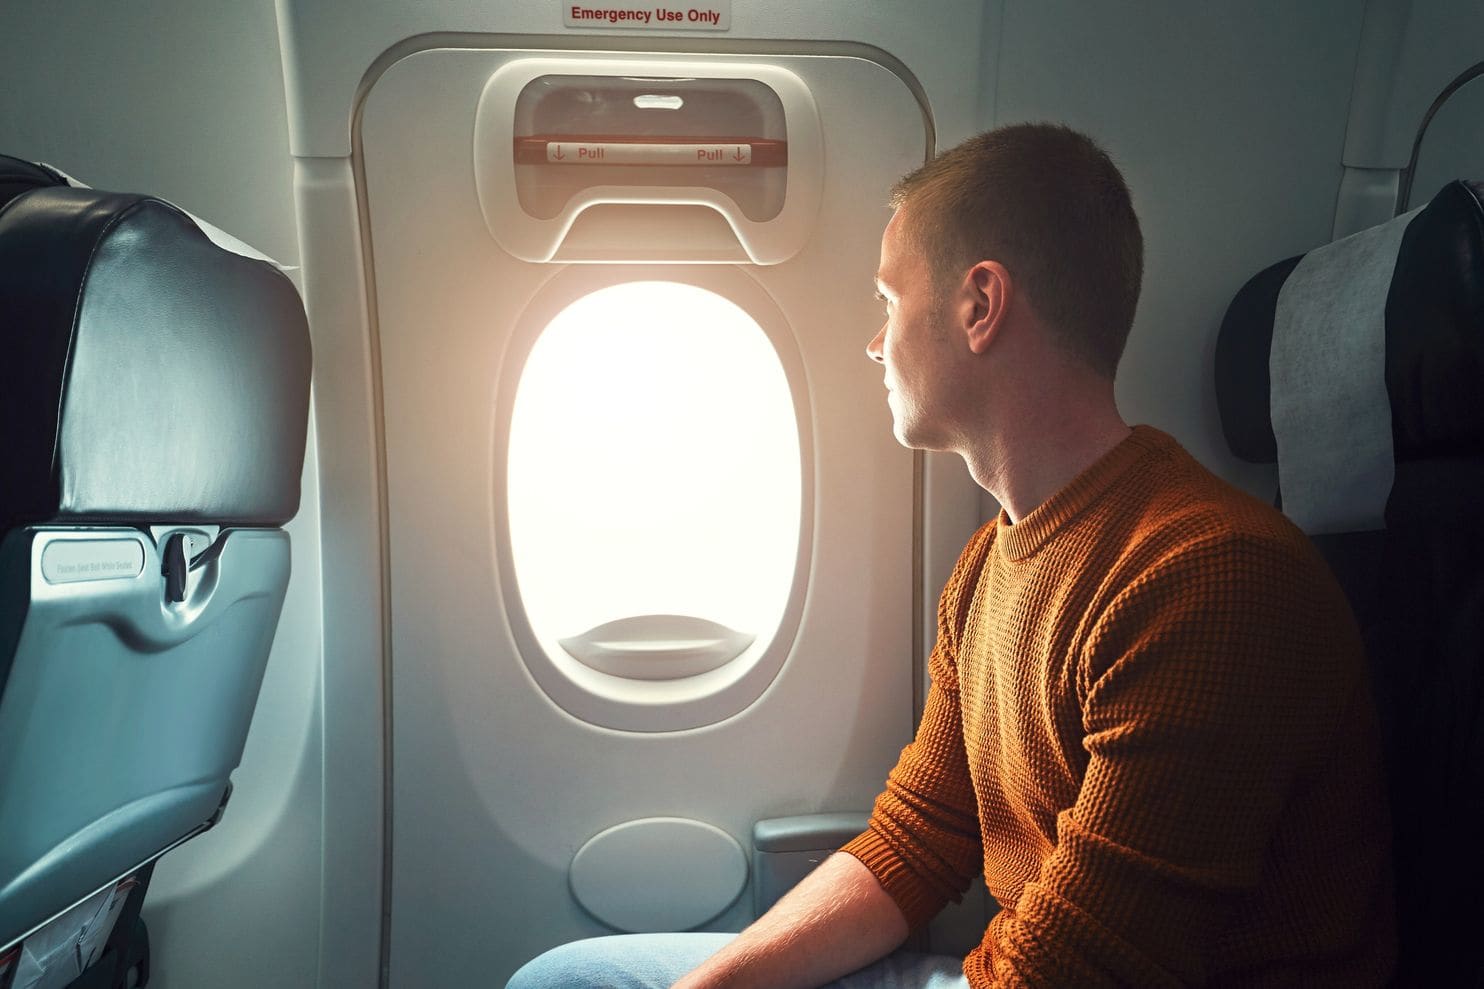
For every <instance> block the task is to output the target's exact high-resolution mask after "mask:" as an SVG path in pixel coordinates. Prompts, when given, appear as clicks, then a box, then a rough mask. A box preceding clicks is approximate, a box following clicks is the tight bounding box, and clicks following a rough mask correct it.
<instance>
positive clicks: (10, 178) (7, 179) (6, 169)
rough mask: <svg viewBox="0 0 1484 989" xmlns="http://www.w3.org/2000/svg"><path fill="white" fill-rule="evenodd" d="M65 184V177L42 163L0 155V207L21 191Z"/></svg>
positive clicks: (2, 207)
mask: <svg viewBox="0 0 1484 989" xmlns="http://www.w3.org/2000/svg"><path fill="white" fill-rule="evenodd" d="M66 184H67V180H66V179H64V178H62V176H60V175H58V174H57V173H56V172H53V171H51V170H50V169H48V168H47V167H46V166H44V165H37V164H33V163H32V162H29V161H21V159H19V158H12V157H10V156H9V155H0V209H4V208H5V204H6V203H8V202H10V201H11V200H12V199H14V198H15V197H16V196H19V195H20V194H21V193H23V192H30V191H31V190H32V189H45V188H47V187H49V186H54V185H66Z"/></svg>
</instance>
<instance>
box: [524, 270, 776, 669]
mask: <svg viewBox="0 0 1484 989" xmlns="http://www.w3.org/2000/svg"><path fill="white" fill-rule="evenodd" d="M507 477H508V509H509V523H510V541H511V544H512V545H511V551H512V556H513V559H514V564H515V574H516V579H517V584H518V585H519V594H520V599H521V602H522V604H523V605H524V608H525V611H526V617H527V619H528V620H529V622H530V625H531V630H532V632H533V633H534V634H535V636H536V638H537V640H538V641H539V642H540V643H541V645H542V647H543V648H544V649H546V650H547V651H548V652H552V651H554V650H557V649H564V650H565V651H566V653H567V654H568V655H571V656H573V657H574V658H576V659H578V660H579V661H581V662H583V663H585V664H586V665H589V666H591V667H593V668H596V669H599V670H601V671H603V672H606V673H610V674H616V675H620V676H629V677H633V678H638V679H673V678H677V677H681V676H688V675H693V674H695V673H699V672H704V671H705V669H707V668H708V666H707V665H706V664H707V659H706V656H705V655H701V654H709V655H710V656H711V660H710V662H709V665H710V667H714V666H716V665H718V664H719V663H723V662H726V661H727V660H730V659H732V658H733V657H735V656H737V655H738V654H739V651H740V652H741V653H742V654H746V653H747V650H748V649H749V648H750V649H752V650H753V653H752V654H754V655H755V654H756V651H757V650H761V649H762V648H765V647H766V645H767V643H768V642H769V640H770V639H771V638H772V633H773V632H774V631H775V630H776V628H777V625H778V623H779V621H780V619H781V617H782V614H783V611H784V608H785V606H786V604H787V599H788V596H789V592H790V588H791V583H792V580H793V571H794V565H795V560H796V557H797V553H798V540H799V524H800V510H801V493H800V492H801V488H800V485H801V464H800V455H799V436H798V423H797V420H796V417H795V413H794V405H793V399H792V397H791V394H790V391H789V386H788V382H787V380H786V377H785V374H784V370H783V366H782V364H781V363H780V361H779V358H778V355H777V352H776V351H775V350H774V348H773V344H772V343H771V342H770V340H769V339H768V337H767V335H766V334H765V333H764V331H763V330H762V329H761V327H759V326H758V324H757V322H756V321H755V320H753V319H752V317H750V316H749V315H748V314H747V313H746V312H745V311H744V310H743V309H742V308H741V307H739V306H737V305H736V304H734V303H732V302H730V301H728V300H727V299H724V298H723V297H721V296H720V295H717V294H715V293H714V292H710V291H707V290H705V289H702V288H699V287H697V286H694V285H685V284H680V283H674V282H656V281H651V282H631V283H626V284H620V285H615V286H610V287H607V288H603V289H600V290H598V291H595V292H593V293H591V294H589V295H586V296H584V297H582V298H580V299H578V300H577V301H575V302H573V303H572V304H571V305H569V306H568V307H567V308H566V309H564V310H563V311H562V312H560V313H559V314H558V315H557V317H556V318H555V319H553V320H552V321H551V323H550V324H549V325H548V326H547V327H546V329H545V330H544V331H543V332H542V333H541V335H540V337H539V338H538V339H537V340H536V343H535V345H534V346H533V348H532V350H531V352H530V355H529V356H528V358H527V360H526V364H525V367H524V369H523V371H522V373H521V378H520V384H519V386H518V387H517V390H516V397H515V404H514V411H513V414H512V420H511V425H510V441H509V462H508V472H507ZM718 650H720V652H718ZM605 656H606V657H607V658H606V659H605V658H604V657H605ZM697 663H699V664H700V665H697ZM626 664H627V665H626Z"/></svg>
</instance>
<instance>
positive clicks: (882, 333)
mask: <svg viewBox="0 0 1484 989" xmlns="http://www.w3.org/2000/svg"><path fill="white" fill-rule="evenodd" d="M885 339H886V324H885V323H883V324H882V325H881V329H879V330H877V331H876V335H875V336H874V337H872V338H871V342H870V343H868V344H866V356H867V357H869V358H871V360H873V361H875V362H876V363H877V364H885V363H886V360H885V358H883V357H882V356H881V344H882V342H883V341H884V340H885Z"/></svg>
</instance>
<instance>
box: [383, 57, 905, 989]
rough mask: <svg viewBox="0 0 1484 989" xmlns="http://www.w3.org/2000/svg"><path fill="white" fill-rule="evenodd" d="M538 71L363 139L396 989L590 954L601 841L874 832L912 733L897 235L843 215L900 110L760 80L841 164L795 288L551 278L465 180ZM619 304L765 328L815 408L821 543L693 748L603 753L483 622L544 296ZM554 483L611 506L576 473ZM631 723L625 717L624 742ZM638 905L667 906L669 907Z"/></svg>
mask: <svg viewBox="0 0 1484 989" xmlns="http://www.w3.org/2000/svg"><path fill="white" fill-rule="evenodd" d="M534 54H535V55H536V56H538V57H539V56H540V54H541V53H534ZM529 57H533V53H530V52H524V51H500V50H492V51H477V50H470V49H463V50H430V51H427V52H423V53H420V54H417V55H413V56H410V57H408V58H405V59H403V60H402V61H400V62H398V63H397V64H396V65H394V66H393V67H391V68H390V69H389V70H388V71H387V73H386V74H385V75H384V76H382V77H381V79H380V80H379V81H378V82H377V83H376V84H375V86H373V87H372V89H371V91H370V93H369V95H368V97H367V103H366V109H365V117H364V122H363V126H362V140H363V142H364V161H365V166H364V167H365V173H366V188H367V207H366V211H367V215H368V216H369V219H370V235H371V236H370V241H371V244H372V245H373V250H374V264H375V267H374V271H375V286H376V294H375V298H376V303H377V319H378V326H379V339H380V347H381V350H380V358H381V359H380V367H381V369H382V384H383V394H384V417H383V421H384V423H385V428H386V464H387V492H388V499H389V500H388V507H389V514H388V522H389V536H390V543H389V545H390V554H391V557H390V558H391V580H390V585H391V590H392V596H391V606H392V615H391V629H392V636H393V638H392V653H391V667H392V681H391V682H392V690H393V723H394V725H395V731H394V741H395V749H394V751H395V764H394V772H393V780H394V785H395V793H394V798H393V805H394V828H393V834H394V842H393V864H394V872H393V883H392V896H393V899H392V914H391V916H392V928H391V930H392V940H391V956H390V957H391V974H392V981H393V983H394V984H397V983H405V984H409V985H411V984H417V985H449V986H455V985H467V984H471V983H473V982H476V981H477V982H489V981H495V982H498V981H499V979H500V978H502V977H504V976H505V975H508V974H509V972H511V971H513V970H514V968H516V967H517V966H519V965H520V964H522V963H523V962H524V961H525V960H527V959H528V958H530V957H531V956H533V955H535V954H536V953H537V952H538V951H540V950H542V949H544V948H546V947H549V946H551V945H553V944H556V943H559V942H561V941H565V940H570V939H572V938H575V937H580V936H584V935H592V934H601V933H604V932H605V930H606V929H605V927H604V926H603V925H600V924H599V923H597V922H596V921H595V920H593V918H592V917H591V916H590V915H589V914H588V913H587V912H586V911H584V910H583V909H582V907H581V906H580V905H579V904H578V903H577V902H576V900H574V899H573V898H572V896H571V893H570V891H569V889H568V883H567V877H566V869H567V865H568V862H569V861H570V858H571V855H572V852H573V850H574V849H576V848H578V847H580V846H581V845H582V844H583V843H584V842H585V841H586V840H587V839H588V838H589V837H591V836H592V834H593V827H594V825H595V824H601V823H602V822H604V821H613V820H632V819H639V818H648V817H663V816H678V817H686V818H691V819H695V820H700V821H705V822H707V823H709V824H711V825H712V826H715V827H717V828H720V829H721V830H722V831H724V832H725V833H727V834H729V835H731V836H732V837H733V838H736V837H737V836H739V835H746V834H748V833H749V831H750V829H751V826H752V822H753V820H755V819H756V818H757V817H759V816H771V815H773V814H776V813H779V812H789V813H807V812H811V811H817V810H820V809H824V808H826V807H828V808H837V807H841V806H847V807H852V806H853V807H861V808H865V807H867V806H869V803H870V801H871V799H872V798H873V797H874V796H875V794H876V793H877V792H878V790H879V788H880V786H881V782H882V780H883V779H884V776H885V772H886V770H887V769H888V768H889V767H890V765H891V763H892V761H893V760H894V758H895V756H896V754H897V752H898V751H899V749H900V747H901V745H902V744H904V743H905V742H906V740H907V738H908V737H909V733H910V728H911V721H912V710H911V702H912V685H911V684H912V665H911V656H912V639H913V633H912V628H911V607H910V602H911V599H912V578H913V567H912V548H913V533H912V525H911V519H912V497H913V467H912V465H913V458H912V455H911V454H910V453H909V452H908V451H906V450H904V449H902V448H901V447H899V446H898V445H897V444H896V442H895V440H894V439H893V438H892V434H891V429H890V423H889V412H888V410H887V408H886V406H885V404H884V402H883V401H882V391H881V382H880V375H879V370H878V369H877V368H876V367H875V366H873V365H872V364H871V363H870V362H869V361H868V360H867V358H866V356H865V353H864V347H865V344H866V342H867V341H868V340H869V339H870V337H871V336H872V335H873V334H874V333H875V331H876V329H877V327H878V325H879V320H880V313H879V310H878V309H877V307H876V306H875V304H874V299H873V298H872V295H871V292H870V291H869V285H870V281H871V276H872V275H873V274H874V272H875V269H876V263H877V248H878V244H879V240H880V233H881V230H882V228H883V227H884V226H885V223H886V220H887V219H888V216H889V213H888V210H887V209H886V208H885V207H884V206H881V207H876V208H871V207H870V206H863V205H862V204H863V203H870V202H873V201H874V202H881V201H882V200H883V199H884V198H885V193H886V189H887V187H888V186H889V185H890V184H891V182H892V181H893V180H894V179H895V178H897V177H898V176H899V175H901V174H902V173H904V172H905V171H907V170H909V169H910V168H912V167H914V166H915V165H916V164H918V163H920V162H921V160H922V155H923V149H924V146H925V144H926V137H927V135H926V133H925V128H924V116H923V109H922V107H921V105H920V104H919V103H918V102H917V100H916V99H915V98H914V95H913V92H912V89H911V88H910V87H909V86H908V85H907V84H906V83H904V81H903V80H902V79H901V78H900V77H899V76H897V75H895V74H894V73H893V72H891V71H889V70H888V69H886V68H883V67H882V66H880V65H877V64H874V63H872V62H869V61H866V60H863V59H858V58H836V57H827V56H815V57H809V58H805V57H798V56H776V57H772V58H769V59H768V62H769V63H771V64H776V65H777V66H778V67H780V68H781V69H785V70H787V71H789V72H791V73H793V74H795V75H796V76H798V78H799V79H800V80H802V81H803V82H804V83H805V84H806V85H807V86H808V87H809V90H810V92H811V93H812V95H813V98H814V100H815V102H816V104H817V105H818V108H819V119H820V121H821V127H822V133H821V140H822V143H823V146H824V149H825V160H826V161H827V162H828V161H835V162H840V163H841V168H840V170H839V171H838V173H834V174H833V175H832V176H831V177H830V178H827V180H826V181H825V182H824V183H823V184H822V189H823V200H822V202H821V205H820V210H819V222H818V223H817V225H816V226H815V227H814V228H813V230H812V232H811V234H810V237H809V239H808V241H807V243H805V245H804V246H803V247H802V249H801V250H800V251H799V252H798V254H796V255H795V256H794V257H793V258H791V259H789V260H788V261H785V262H783V263H780V264H777V265H771V266H749V267H739V266H718V265H685V266H608V265H572V266H569V267H564V268H558V269H556V270H553V267H552V266H549V265H540V264H532V263H529V262H525V261H521V260H519V259H517V258H515V257H512V256H511V255H509V254H508V253H506V252H505V251H503V250H502V249H501V247H500V245H499V244H498V243H497V242H496V241H495V240H494V239H493V238H492V237H491V236H490V234H489V232H488V230H487V228H486V225H485V223H484V218H483V216H482V214H481V212H480V210H479V209H478V194H477V191H476V185H475V176H474V174H473V169H472V167H471V165H470V162H471V158H472V156H471V154H470V151H469V149H470V146H471V141H472V136H473V133H474V116H475V109H476V106H477V97H478V94H479V93H480V92H482V91H483V88H484V86H485V83H486V81H487V80H488V79H489V77H490V76H491V74H492V73H494V72H495V71H498V69H499V67H500V65H501V64H503V63H504V62H505V61H510V60H515V59H520V58H529ZM648 58H651V59H653V58H655V57H654V56H648ZM735 60H736V61H746V62H749V63H755V62H757V61H758V57H757V56H756V55H749V56H746V57H744V58H738V59H735ZM717 61H718V62H725V61H727V59H723V58H718V59H717ZM636 246H637V247H642V245H636ZM626 279H633V280H653V279H668V280H678V281H682V282H693V283H697V284H703V285H705V286H706V287H708V288H711V289H712V290H713V291H718V292H719V293H720V294H723V295H725V296H727V297H731V298H734V299H735V300H736V301H737V302H738V304H739V305H741V306H742V307H743V308H744V309H746V310H747V311H749V313H752V314H754V315H755V314H756V313H757V312H758V311H759V309H760V308H761V304H762V302H766V303H767V304H768V305H769V306H771V307H772V308H774V309H776V311H777V314H778V315H777V322H778V324H779V325H778V328H777V329H776V331H775V330H772V329H770V330H769V333H770V336H772V335H774V334H775V333H776V334H777V336H778V338H779V339H783V338H785V337H791V338H792V340H793V347H794V348H796V350H797V353H798V360H799V363H800V365H801V368H802V372H803V373H802V375H801V376H800V377H801V380H802V382H803V384H804V387H806V388H807V397H808V405H809V415H808V417H807V420H806V421H808V422H809V423H810V424H811V426H810V430H809V433H810V436H809V439H810V442H811V443H812V451H805V454H804V455H805V456H806V457H808V463H807V465H806V473H808V474H812V476H813V495H812V501H810V502H806V504H812V505H813V508H812V511H811V512H810V525H811V526H812V535H811V536H809V537H808V538H807V544H808V546H809V549H810V560H809V563H808V570H807V573H806V578H805V579H806V580H807V584H806V585H805V590H806V593H805V594H803V595H801V597H800V598H799V599H798V601H799V606H800V609H801V610H800V611H799V613H798V616H797V618H796V619H794V621H795V622H796V624H797V633H796V634H794V635H790V636H789V637H788V639H787V641H789V642H790V643H791V648H789V650H788V652H787V655H786V656H782V657H780V658H781V659H782V660H783V662H782V663H781V664H780V666H779V668H778V669H777V672H776V674H775V675H773V676H772V677H771V682H770V683H764V684H761V685H757V686H763V687H765V688H766V689H764V690H761V691H759V690H758V689H757V686H753V687H751V688H749V693H750V694H752V696H754V697H756V699H755V700H753V701H752V702H751V703H750V705H746V704H744V705H741V706H737V707H735V708H734V709H733V712H728V711H723V712H721V715H720V716H722V717H725V718H726V720H723V721H721V722H720V723H717V724H714V725H711V726H709V727H705V728H699V729H690V730H683V731H679V730H671V731H659V732H655V731H648V732H641V731H629V730H624V731H614V730H610V729H604V728H595V727H593V726H591V725H587V724H584V723H583V722H581V721H579V720H577V719H575V718H573V717H571V716H570V715H569V714H567V713H565V712H564V711H563V710H562V708H561V707H559V706H558V705H556V704H554V703H552V702H551V701H550V700H548V699H547V697H546V695H545V693H544V692H543V690H542V688H541V686H538V685H537V684H536V683H534V682H533V681H532V679H531V677H530V676H529V675H528V674H527V673H526V671H525V670H526V668H525V665H524V663H523V662H522V660H521V658H520V655H519V653H520V650H521V649H522V648H523V647H524V646H523V643H522V642H521V639H520V636H519V635H518V634H516V627H515V626H516V623H515V622H513V621H512V620H511V619H512V616H511V615H509V614H507V613H505V611H504V609H502V608H501V607H500V604H501V602H502V601H505V600H508V597H509V592H508V590H507V588H506V583H507V581H508V580H509V574H508V573H507V572H506V566H507V563H506V561H507V559H508V554H509V548H508V546H507V545H505V544H504V542H503V540H502V539H501V537H500V534H499V529H498V526H497V525H496V524H495V520H496V519H497V517H498V514H497V513H498V512H499V497H498V491H499V489H500V486H501V484H502V480H501V472H502V470H503V461H502V458H501V455H500V447H501V440H500V436H501V435H502V431H503V430H504V429H505V428H506V427H507V426H508V418H507V416H506V415H505V414H504V413H503V412H502V408H508V406H505V405H503V403H504V402H505V401H507V400H508V394H509V387H510V386H511V385H512V384H513V383H514V381H515V379H514V378H513V377H511V374H512V364H511V363H510V356H511V354H512V353H516V351H513V350H512V347H511V340H512V339H513V335H514V334H516V333H518V332H519V327H520V324H521V322H522V320H523V319H524V318H525V317H524V315H523V313H524V311H525V310H527V309H528V308H529V307H531V306H535V305H543V306H544V305H547V304H546V303H542V302H539V300H541V299H544V298H546V293H547V292H548V291H553V292H559V286H560V284H561V283H564V282H565V283H570V284H571V286H572V288H573V291H572V293H571V294H569V295H568V296H567V297H568V298H570V297H573V296H575V295H576V294H577V288H578V287H579V286H580V287H582V288H585V289H588V290H591V289H594V288H598V287H601V286H602V285H604V284H609V283H612V282H613V281H615V280H626ZM556 297H557V296H553V297H552V298H553V299H554V298H556ZM550 305H551V306H553V307H556V308H559V305H558V304H557V303H555V302H552V303H550ZM539 322H540V321H537V325H539ZM759 322H760V324H761V323H763V322H764V320H759ZM775 342H776V341H775ZM569 483H579V484H582V485H583V486H584V489H585V490H586V491H587V492H588V494H589V497H590V498H591V499H593V500H595V501H596V500H600V499H602V498H603V497H604V491H603V487H602V485H601V484H593V483H591V481H590V480H589V479H586V478H584V477H583V475H582V473H581V471H580V469H579V470H576V471H574V473H573V475H572V478H571V481H570V482H569ZM450 523H452V524H450ZM716 524H718V525H725V524H727V520H726V519H725V518H724V517H718V518H717V519H716ZM715 562H716V565H718V566H725V565H726V561H725V560H717V561H715ZM571 565H572V566H574V567H580V566H582V565H583V561H582V560H581V559H580V558H577V559H573V560H572V561H571ZM724 669H725V668H723V670H724ZM717 672H722V671H720V670H719V671H717ZM759 694H760V696H759ZM656 708H658V705H656ZM728 713H730V716H729V717H727V716H726V715H727V714H728ZM651 714H653V715H654V716H655V717H658V716H659V713H658V712H657V711H656V712H651ZM644 716H645V712H644V711H643V710H642V708H641V707H639V706H637V705H636V706H635V713H634V715H633V717H634V719H635V720H634V721H633V722H632V723H630V724H627V725H625V726H624V727H626V728H630V727H631V728H636V729H637V728H640V727H642V726H643V725H642V719H643V718H644ZM716 716H717V713H716V712H712V713H711V715H710V716H709V717H708V718H707V719H706V720H714V718H715V717H716ZM656 724H658V725H659V726H660V727H663V725H662V724H660V723H658V722H651V725H650V727H654V726H656ZM784 765H786V766H787V767H788V771H787V772H779V771H778V767H779V766H784ZM654 882H656V883H658V884H660V889H659V892H660V895H661V898H663V897H664V895H665V890H666V889H667V888H669V887H671V886H674V887H675V888H676V889H677V890H678V889H679V888H680V887H682V886H684V885H685V884H686V882H687V879H686V877H685V876H684V875H680V874H667V873H661V874H658V875H656V876H655V877H654ZM492 891H498V895H492ZM747 915H748V909H747V902H746V900H745V898H744V899H743V900H740V901H738V903H737V904H736V905H734V906H732V907H731V908H729V909H728V910H727V911H726V912H725V913H723V914H722V915H721V916H720V917H719V918H717V919H716V921H715V922H714V924H715V925H716V926H719V927H721V928H723V929H724V928H728V927H730V928H733V929H736V928H738V927H740V926H741V925H742V924H743V923H744V922H745V921H746V920H747V919H748V916H747Z"/></svg>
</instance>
